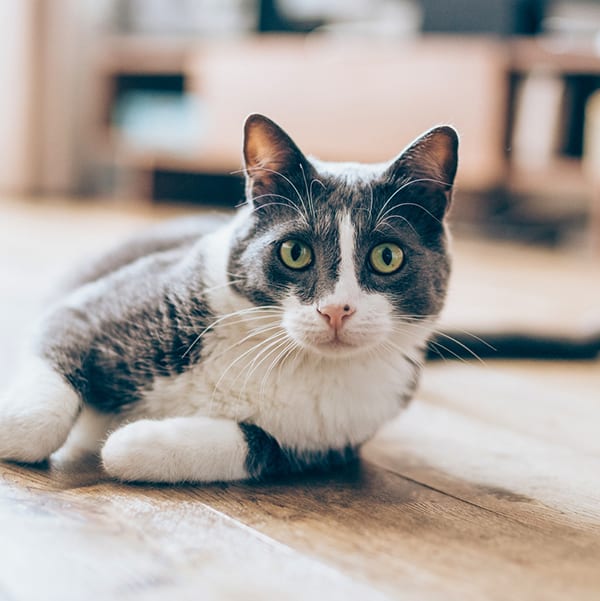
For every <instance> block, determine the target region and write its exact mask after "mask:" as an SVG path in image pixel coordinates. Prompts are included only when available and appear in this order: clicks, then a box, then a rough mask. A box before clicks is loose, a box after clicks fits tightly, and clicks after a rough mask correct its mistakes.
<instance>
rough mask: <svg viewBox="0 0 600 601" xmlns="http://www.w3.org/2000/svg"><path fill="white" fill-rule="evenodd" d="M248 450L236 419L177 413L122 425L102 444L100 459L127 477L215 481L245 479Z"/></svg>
mask: <svg viewBox="0 0 600 601" xmlns="http://www.w3.org/2000/svg"><path fill="white" fill-rule="evenodd" d="M247 452H248V447H247V445H246V441H245V439H244V436H243V434H242V431H241V430H240V428H239V426H238V424H237V423H235V422H233V421H230V420H225V419H213V418H208V417H175V418H170V419H165V420H140V421H137V422H133V423H131V424H128V425H126V426H123V427H122V428H119V429H118V430H116V431H115V432H114V433H113V434H111V435H110V436H109V437H108V440H107V441H106V443H105V444H104V448H103V449H102V463H103V465H104V469H105V470H106V472H108V474H110V475H111V476H113V477H114V478H117V479H119V480H124V481H126V482H215V481H224V480H241V479H244V478H247V477H248V471H247V469H246V457H247Z"/></svg>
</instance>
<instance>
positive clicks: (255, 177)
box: [244, 114, 312, 198]
mask: <svg viewBox="0 0 600 601" xmlns="http://www.w3.org/2000/svg"><path fill="white" fill-rule="evenodd" d="M244 166H245V172H246V179H247V192H248V196H249V198H252V197H256V196H258V195H262V194H268V193H269V192H274V191H275V190H278V189H281V188H287V187H291V186H292V185H293V184H292V182H294V181H297V182H299V181H302V178H304V177H308V176H309V172H311V171H312V167H311V166H310V163H309V162H308V160H307V159H306V157H305V156H304V155H303V154H302V152H301V150H300V149H299V148H298V147H297V146H296V144H295V143H294V141H293V140H292V139H291V138H290V137H289V136H288V135H287V134H286V133H285V131H283V129H281V127H279V125H277V124H276V123H274V122H273V121H271V120H270V119H268V118H267V117H265V116H263V115H259V114H253V115H250V116H249V117H248V118H247V119H246V123H245V124H244Z"/></svg>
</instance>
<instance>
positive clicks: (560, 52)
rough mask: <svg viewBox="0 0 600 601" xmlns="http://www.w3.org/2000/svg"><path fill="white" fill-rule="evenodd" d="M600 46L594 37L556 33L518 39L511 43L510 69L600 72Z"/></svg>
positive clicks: (564, 72) (574, 72)
mask: <svg viewBox="0 0 600 601" xmlns="http://www.w3.org/2000/svg"><path fill="white" fill-rule="evenodd" d="M599 50H600V47H598V46H596V45H595V44H594V43H593V42H592V41H591V40H590V41H588V40H569V39H561V38H558V37H554V36H538V37H535V38H516V39H514V40H512V41H511V42H510V43H509V54H510V64H511V70H512V71H513V72H517V73H519V72H520V73H527V72H530V71H533V70H545V71H549V72H555V73H562V74H568V75H599V74H600V52H599Z"/></svg>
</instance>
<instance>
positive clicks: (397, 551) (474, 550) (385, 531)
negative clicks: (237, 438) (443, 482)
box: [194, 462, 600, 600]
mask: <svg viewBox="0 0 600 601" xmlns="http://www.w3.org/2000/svg"><path fill="white" fill-rule="evenodd" d="M291 484H292V485H293V488H291V489H290V485H289V483H288V484H274V485H270V486H266V487H260V488H259V487H243V486H235V487H233V486H232V487H228V488H227V489H225V490H223V492H222V493H219V494H217V495H215V492H214V491H207V490H206V489H196V490H195V491H194V494H195V495H196V496H198V497H199V498H201V499H207V497H209V496H210V500H209V501H208V499H207V502H209V503H210V504H211V506H213V507H216V508H217V509H219V510H221V511H224V512H226V513H227V514H228V515H232V516H234V517H236V518H237V519H240V520H242V521H244V523H247V524H248V525H250V526H252V527H253V528H256V529H258V530H260V531H261V532H264V533H265V534H267V535H269V536H271V537H274V538H276V539H277V540H280V541H282V542H284V543H286V544H289V545H291V546H294V547H295V548H298V549H301V550H303V551H305V552H310V553H314V554H318V555H319V556H320V557H322V558H323V559H324V560H326V561H327V562H328V563H335V564H336V565H339V566H341V567H343V568H344V569H345V570H347V571H349V572H350V573H354V574H363V575H364V576H365V577H367V578H370V579H372V580H373V581H374V582H377V583H381V585H382V586H384V585H385V586H387V587H388V590H389V591H390V592H393V591H399V590H400V591H408V592H410V593H411V594H414V595H416V596H417V598H423V595H426V597H425V598H442V599H481V598H485V599H505V598H506V591H507V590H510V591H511V594H510V597H511V599H536V598H540V599H541V598H543V599H564V598H577V599H590V600H591V599H596V598H597V591H598V587H599V586H600V574H599V572H598V569H597V566H598V560H599V558H600V553H599V550H598V544H597V543H598V540H597V538H595V539H592V538H591V537H590V539H589V540H586V541H584V543H585V544H583V543H581V541H572V540H571V539H569V538H562V537H560V538H558V539H557V538H556V536H555V534H554V533H553V532H552V531H550V530H547V531H543V530H541V529H538V528H533V527H530V526H528V525H526V524H522V523H519V522H517V521H514V520H511V519H507V518H506V517H503V516H500V515H498V514H496V513H494V512H491V511H489V510H486V509H482V508H480V507H477V506H475V505H473V504H470V503H465V502H463V501H461V500H459V499H456V498H453V497H450V496H448V495H446V494H443V493H441V492H438V491H436V490H433V489H431V488H428V487H426V486H423V485H421V484H419V483H417V482H415V481H409V480H406V479H398V478H397V477H395V474H386V473H385V472H383V471H382V470H380V469H378V468H377V467H376V466H373V465H371V464H370V463H369V462H365V463H364V465H363V466H362V469H359V470H357V473H356V475H355V478H354V479H353V480H349V481H347V482H345V481H342V482H340V481H338V480H336V479H335V478H332V477H329V478H324V479H322V480H321V481H317V482H315V481H314V480H310V481H308V482H302V481H300V482H298V481H294V482H292V483H291ZM580 543H581V544H580ZM367 558H368V559H367ZM516 583H518V584H516ZM427 589H429V591H428V592H426V591H427Z"/></svg>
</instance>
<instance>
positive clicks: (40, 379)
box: [0, 358, 80, 463]
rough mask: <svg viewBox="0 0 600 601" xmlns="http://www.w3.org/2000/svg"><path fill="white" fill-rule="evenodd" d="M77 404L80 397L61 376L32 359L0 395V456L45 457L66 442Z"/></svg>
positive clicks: (33, 460) (18, 458) (31, 460)
mask: <svg viewBox="0 0 600 601" xmlns="http://www.w3.org/2000/svg"><path fill="white" fill-rule="evenodd" d="M79 407H80V400H79V396H78V395H77V393H76V392H75V391H74V390H73V389H72V388H71V387H70V386H69V385H68V384H67V383H66V381H65V380H64V379H63V378H62V376H60V374H58V373H57V372H56V371H54V370H53V369H52V367H50V366H49V365H48V364H47V363H46V362H45V361H43V360H42V359H38V358H35V359H34V358H31V359H30V360H29V361H28V362H27V363H26V364H25V365H24V367H23V369H22V372H21V374H20V375H19V376H18V377H17V379H16V380H15V382H14V383H13V386H12V387H11V388H10V389H9V390H8V391H7V392H6V393H4V394H3V395H1V396H0V459H10V460H14V461H22V462H25V463H37V462H39V461H42V460H44V459H47V458H48V457H49V456H50V455H51V454H52V453H53V452H54V451H56V450H57V449H58V448H59V447H60V446H61V445H62V444H63V443H64V442H65V440H66V438H67V436H68V434H69V431H70V430H71V427H72V426H73V422H74V421H75V418H76V417H77V414H78V412H79Z"/></svg>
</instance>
